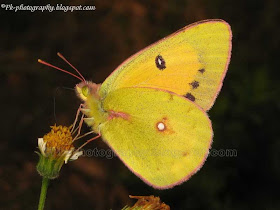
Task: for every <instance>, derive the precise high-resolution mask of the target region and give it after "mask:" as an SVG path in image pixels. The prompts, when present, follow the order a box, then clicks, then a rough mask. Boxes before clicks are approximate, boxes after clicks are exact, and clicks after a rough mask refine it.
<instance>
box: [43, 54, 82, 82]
mask: <svg viewBox="0 0 280 210" xmlns="http://www.w3.org/2000/svg"><path fill="white" fill-rule="evenodd" d="M38 62H39V63H41V64H44V65H46V66H49V67H52V68H54V69H57V70H59V71H62V72H64V73H66V74H70V75H71V76H73V77H76V78H78V79H79V80H81V81H82V82H83V81H85V80H84V78H83V79H82V78H80V77H78V76H77V75H75V74H73V73H71V72H69V71H66V70H64V69H61V68H58V67H56V66H54V65H52V64H50V63H47V62H45V61H43V60H41V59H38Z"/></svg>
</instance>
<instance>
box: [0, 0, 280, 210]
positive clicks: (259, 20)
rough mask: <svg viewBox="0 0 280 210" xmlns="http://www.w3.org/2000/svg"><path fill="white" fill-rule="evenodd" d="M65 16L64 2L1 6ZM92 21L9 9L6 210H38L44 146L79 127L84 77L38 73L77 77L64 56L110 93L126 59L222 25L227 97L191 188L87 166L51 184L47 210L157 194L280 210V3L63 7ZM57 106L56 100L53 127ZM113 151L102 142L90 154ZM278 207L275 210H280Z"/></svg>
mask: <svg viewBox="0 0 280 210" xmlns="http://www.w3.org/2000/svg"><path fill="white" fill-rule="evenodd" d="M2 2H5V3H13V4H14V5H15V4H20V3H24V4H26V5H39V4H41V5H46V4H48V3H50V4H52V5H56V3H58V2H57V1H48V2H44V3H40V2H39V1H23V2H22V1H18V2H20V3H15V2H16V1H11V0H10V1H1V3H2ZM59 3H63V4H64V5H80V4H83V5H95V6H96V10H95V11H88V12H87V11H81V12H77V11H75V12H73V13H71V12H66V13H65V12H63V11H54V12H52V13H50V12H47V11H45V12H43V13H42V12H40V11H36V12H34V13H31V12H30V11H18V12H17V13H15V12H13V11H4V10H3V9H0V21H1V22H0V24H1V26H0V27H1V30H0V40H1V44H0V80H1V82H0V93H1V109H0V110H1V138H0V195H1V196H0V209H36V208H37V202H38V196H39V192H40V185H41V177H40V176H39V175H38V174H37V172H36V168H35V167H36V163H37V160H38V157H37V155H36V154H35V153H34V151H35V150H37V149H36V147H37V138H38V137H42V136H43V135H44V134H45V133H47V132H48V131H49V126H50V125H53V124H54V123H55V122H56V123H58V124H64V125H70V124H71V123H72V121H73V119H74V115H75V113H76V109H77V107H78V104H79V100H78V99H77V98H76V96H75V93H74V91H72V90H69V89H65V88H63V87H69V88H73V87H74V86H75V84H76V83H77V82H78V80H76V79H75V78H73V77H71V76H69V75H66V74H63V73H61V72H58V71H54V70H53V69H51V68H49V67H45V66H43V65H41V64H39V63H37V59H38V58H42V59H44V60H46V61H49V62H51V63H54V64H56V65H58V66H59V67H63V68H66V69H68V70H70V67H68V66H67V65H66V64H65V63H64V62H63V61H62V60H60V59H59V58H58V57H57V56H56V52H61V53H62V54H63V55H64V56H65V57H67V58H68V59H69V60H70V61H71V63H72V64H74V65H75V66H76V67H77V68H78V69H79V70H80V71H81V72H82V74H83V75H84V76H85V77H86V78H87V79H89V80H92V81H94V82H96V83H101V82H102V81H104V79H105V78H106V77H107V76H108V75H109V74H110V73H111V72H112V71H113V70H114V68H116V67H117V66H118V65H119V64H120V63H121V62H122V61H123V60H125V59H126V58H128V57H129V56H130V55H132V54H133V53H135V52H137V51H139V50H141V49H142V48H144V47H145V46H147V45H149V44H151V43H153V42H155V41H157V40H159V39H161V38H163V37H165V36H166V35H169V34H171V33H172V32H174V31H176V30H178V29H180V28H182V27H184V26H186V25H188V24H190V23H193V22H195V21H199V20H204V19H210V18H220V19H224V20H226V21H227V22H228V23H229V24H230V25H231V27H232V31H233V51H232V59H231V63H230V65H229V70H228V73H227V75H226V78H225V81H224V86H223V88H222V91H221V93H220V95H219V97H218V99H217V101H216V103H215V105H214V107H213V108H212V109H211V110H210V111H209V115H210V118H211V120H212V123H213V129H214V133H215V135H214V143H213V148H214V149H217V150H219V149H236V150H237V151H238V155H237V157H209V158H208V160H207V161H206V164H205V165H204V166H203V168H202V169H201V170H200V171H199V172H198V173H197V174H196V175H195V176H193V177H192V178H191V179H190V180H189V181H187V182H185V183H183V184H182V185H180V186H177V187H174V188H173V189H170V190H164V191H160V190H154V189H152V188H151V187H149V186H147V185H146V184H144V183H143V182H142V181H141V180H139V179H138V178H137V177H136V176H135V175H134V174H132V173H131V172H130V171H129V170H128V169H127V168H126V167H125V166H124V165H123V163H121V162H120V160H119V159H118V158H113V159H106V158H100V157H91V158H86V157H84V158H80V159H79V160H78V161H75V162H73V163H70V164H67V165H66V166H64V167H63V168H62V171H61V175H60V177H59V179H57V180H54V181H52V183H51V186H50V188H49V191H48V198H47V203H46V209H110V208H112V209H120V208H121V207H123V206H125V205H127V204H129V205H130V204H133V202H134V201H132V200H131V199H129V198H128V195H151V194H153V195H156V196H160V198H161V199H162V200H163V201H164V202H165V203H167V204H169V205H170V207H171V208H172V209H279V208H280V203H279V177H280V169H279V147H280V141H279V140H280V139H279V133H278V132H279V121H278V117H279V106H280V103H279V100H278V97H279V78H278V76H279V74H278V72H279V58H278V55H279V54H278V50H279V41H280V35H279V20H280V16H279V8H280V6H279V3H278V1H277V0H267V1H261V0H247V1H237V0H236V1H233V0H229V1H225V0H211V1H207V0H198V1H194V0H188V1H163V0H154V1H148V0H146V1H140V0H139V1H137V0H134V1H124V0H120V1H105V0H103V1H102V0H100V1H86V0H73V1H60V2H59ZM54 98H55V99H56V103H55V110H56V114H55V116H54ZM95 147H98V148H103V149H108V147H107V146H106V145H105V144H104V143H103V142H102V141H101V140H98V141H96V142H94V143H91V144H90V145H88V146H87V148H95ZM277 207H278V208H277Z"/></svg>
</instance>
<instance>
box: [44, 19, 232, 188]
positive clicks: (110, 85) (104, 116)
mask: <svg viewBox="0 0 280 210" xmlns="http://www.w3.org/2000/svg"><path fill="white" fill-rule="evenodd" d="M231 39H232V34H231V29H230V26H229V24H227V23H226V22H225V21H223V20H205V21H201V22H197V23H194V24H192V25H189V26H186V27H185V28H183V29H181V30H179V31H177V32H175V33H174V34H172V35H170V36H168V37H166V38H164V39H162V40H160V41H158V42H156V43H154V44H152V45H150V46H148V47H146V48H145V49H143V50H141V51H140V52H138V53H136V54H135V55H133V56H131V57H130V58H129V59H127V60H126V61H125V62H123V63H122V64H121V65H120V66H119V67H118V68H117V69H116V70H115V71H114V72H113V73H112V74H111V75H110V76H109V77H108V78H107V79H106V80H105V82H104V83H102V84H101V85H100V84H95V83H92V82H88V81H85V80H84V78H83V77H82V75H81V74H80V73H79V72H78V73H79V74H80V76H76V75H75V76H76V77H78V78H80V77H81V78H80V79H81V80H82V82H81V83H80V84H78V85H76V92H77V94H78V96H79V97H80V98H81V99H82V101H83V105H82V108H81V111H82V112H83V113H84V114H85V115H86V116H87V118H86V119H85V122H86V123H87V124H88V125H89V126H90V127H92V129H93V131H94V132H95V133H97V134H100V135H101V136H102V138H103V139H104V141H105V142H106V143H107V144H108V145H109V146H110V147H111V148H112V150H113V151H114V152H115V153H116V154H117V155H118V156H119V158H120V159H121V160H122V161H123V162H124V164H125V165H126V166H127V167H128V168H129V169H130V170H131V171H132V172H133V173H135V174H136V175H137V176H139V177H140V178H141V179H142V180H143V181H144V182H146V183H147V184H149V185H151V186H153V187H154V188H157V189H166V188H171V187H173V186H175V185H178V184H180V183H182V182H184V181H186V180H188V179H189V178H190V177H191V176H192V175H193V174H194V173H196V172H197V171H198V170H199V169H200V168H201V167H202V165H203V163H204V161H205V160H206V158H207V156H208V152H209V148H210V146H211V143H212V137H213V131H212V126H211V121H210V119H209V118H208V116H207V114H206V111H207V110H209V109H210V108H211V107H212V105H213V103H214V101H215V99H216V97H217V95H218V93H219V91H220V89H221V87H222V82H223V79H224V77H225V74H226V71H227V68H228V65H229V61H230V56H231ZM40 62H41V63H43V62H42V61H40ZM66 62H67V61H66ZM45 64H46V63H45ZM48 65H50V64H48ZM55 68H57V67H55ZM59 70H61V69H59ZM97 137H99V135H98V136H97Z"/></svg>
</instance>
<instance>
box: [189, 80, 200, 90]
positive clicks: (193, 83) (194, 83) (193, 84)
mask: <svg viewBox="0 0 280 210" xmlns="http://www.w3.org/2000/svg"><path fill="white" fill-rule="evenodd" d="M190 85H191V86H192V88H193V89H196V88H198V86H199V82H198V81H193V82H192V83H190Z"/></svg>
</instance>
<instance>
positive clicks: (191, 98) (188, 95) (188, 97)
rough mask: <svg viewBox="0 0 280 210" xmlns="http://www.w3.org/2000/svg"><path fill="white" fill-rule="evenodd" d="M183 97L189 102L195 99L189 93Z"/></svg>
mask: <svg viewBox="0 0 280 210" xmlns="http://www.w3.org/2000/svg"><path fill="white" fill-rule="evenodd" d="M185 97H186V98H187V99H189V100H191V101H195V97H194V96H193V95H192V94H191V93H187V94H186V95H185Z"/></svg>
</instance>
